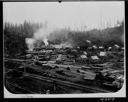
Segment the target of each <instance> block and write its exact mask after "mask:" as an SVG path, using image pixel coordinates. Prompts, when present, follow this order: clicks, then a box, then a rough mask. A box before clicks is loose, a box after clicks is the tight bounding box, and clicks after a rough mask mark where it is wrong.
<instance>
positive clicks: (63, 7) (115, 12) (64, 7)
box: [3, 1, 124, 29]
mask: <svg viewBox="0 0 128 102" xmlns="http://www.w3.org/2000/svg"><path fill="white" fill-rule="evenodd" d="M3 19H4V21H7V22H12V23H17V24H19V23H23V22H24V21H25V20H27V21H31V22H42V23H43V22H45V21H47V22H48V24H50V25H52V26H54V27H61V28H63V27H68V26H69V27H70V28H71V29H77V28H78V29H84V26H87V28H88V29H91V28H101V27H102V28H103V27H104V26H106V25H107V22H108V25H112V26H113V25H114V24H115V23H116V22H117V20H119V21H122V20H123V19H124V2H123V1H118V2H114V1H113V2H105V1H103V2H62V3H58V2H4V3H3Z"/></svg>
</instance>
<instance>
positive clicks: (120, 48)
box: [3, 1, 126, 97]
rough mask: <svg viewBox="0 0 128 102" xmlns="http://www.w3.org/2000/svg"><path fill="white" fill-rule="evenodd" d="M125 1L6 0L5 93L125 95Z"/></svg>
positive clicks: (4, 14)
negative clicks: (16, 0)
mask: <svg viewBox="0 0 128 102" xmlns="http://www.w3.org/2000/svg"><path fill="white" fill-rule="evenodd" d="M124 4H125V3H124V2H123V1H112V2H109V1H108V2H107V1H99V2H96V1H93V2H89V1H88V2H87V1H83V2H62V3H58V2H3V47H4V48H3V50H4V54H3V61H4V62H3V64H4V65H3V76H4V96H5V97H11V95H12V97H24V96H27V95H29V94H30V95H31V96H27V97H34V96H36V95H37V96H39V97H47V96H48V97H49V95H53V96H52V97H54V95H58V96H59V95H61V96H64V97H65V96H67V97H70V96H72V97H76V96H83V97H86V96H89V95H90V96H98V95H99V96H100V97H101V96H104V97H105V96H107V95H108V97H111V96H112V95H113V94H114V96H118V97H119V96H120V97H123V96H125V91H126V82H125V79H126V74H125V70H126V69H125V40H124V39H125V23H124V22H125V12H124V11H125V10H124V9H125V7H124ZM116 94H117V95H116ZM17 95H18V96H17ZM22 95H24V96H22ZM114 96H113V97H114Z"/></svg>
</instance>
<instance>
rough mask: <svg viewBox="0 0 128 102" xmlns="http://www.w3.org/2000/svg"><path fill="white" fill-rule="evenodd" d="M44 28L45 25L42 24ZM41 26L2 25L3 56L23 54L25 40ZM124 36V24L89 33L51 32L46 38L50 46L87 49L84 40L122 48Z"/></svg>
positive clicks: (38, 44)
mask: <svg viewBox="0 0 128 102" xmlns="http://www.w3.org/2000/svg"><path fill="white" fill-rule="evenodd" d="M44 26H45V24H44ZM42 27H43V24H39V23H30V22H27V21H25V22H24V23H23V24H12V23H9V22H5V23H4V54H5V55H9V56H12V57H16V55H17V54H19V53H24V52H25V50H27V49H28V48H27V45H26V43H25V38H32V37H33V34H34V33H35V32H36V31H37V30H38V29H40V28H42ZM123 34H124V22H121V23H120V25H119V26H116V27H112V28H106V29H103V30H98V29H93V30H90V31H71V30H70V29H59V30H55V31H53V32H51V34H50V35H49V36H48V42H49V43H50V44H61V43H67V42H68V43H70V44H71V45H72V46H79V47H81V48H85V49H86V48H87V47H88V46H89V44H87V42H86V40H90V41H91V42H92V43H93V44H95V45H98V46H101V45H102V46H104V47H105V46H106V47H107V46H112V45H114V44H118V45H120V46H123V41H122V39H121V38H122V36H123ZM36 42H37V44H36V45H37V46H41V45H44V43H43V42H42V41H36Z"/></svg>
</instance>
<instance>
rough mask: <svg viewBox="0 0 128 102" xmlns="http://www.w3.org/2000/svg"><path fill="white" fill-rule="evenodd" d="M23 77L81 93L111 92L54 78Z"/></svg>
mask: <svg viewBox="0 0 128 102" xmlns="http://www.w3.org/2000/svg"><path fill="white" fill-rule="evenodd" d="M24 76H26V77H30V78H32V79H38V80H42V81H47V82H55V83H56V84H58V85H62V86H68V87H72V88H76V89H80V90H83V91H84V90H85V91H87V90H88V91H90V92H92V93H99V92H103V93H109V92H111V91H108V90H104V89H98V88H93V87H89V86H86V85H80V84H76V83H72V82H69V81H62V80H59V79H55V78H49V77H44V76H39V75H34V74H29V73H26V74H24Z"/></svg>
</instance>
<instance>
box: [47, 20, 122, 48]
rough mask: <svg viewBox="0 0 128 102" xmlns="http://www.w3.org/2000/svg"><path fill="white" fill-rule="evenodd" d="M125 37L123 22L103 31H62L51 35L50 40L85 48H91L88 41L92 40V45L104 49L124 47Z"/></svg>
mask: <svg viewBox="0 0 128 102" xmlns="http://www.w3.org/2000/svg"><path fill="white" fill-rule="evenodd" d="M123 35H124V22H121V23H120V25H119V26H115V27H111V28H106V29H103V30H98V29H93V30H90V31H70V30H67V29H62V30H58V31H54V32H53V33H51V34H50V35H49V40H50V42H54V43H55V44H59V43H64V42H69V43H70V44H72V46H79V47H83V48H86V47H88V46H89V44H88V43H87V42H86V40H90V41H91V42H92V44H95V45H98V46H104V47H108V46H112V45H114V44H118V45H120V46H123V39H122V38H123Z"/></svg>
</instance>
